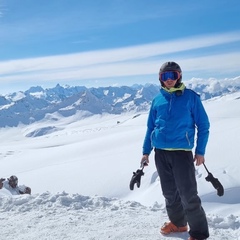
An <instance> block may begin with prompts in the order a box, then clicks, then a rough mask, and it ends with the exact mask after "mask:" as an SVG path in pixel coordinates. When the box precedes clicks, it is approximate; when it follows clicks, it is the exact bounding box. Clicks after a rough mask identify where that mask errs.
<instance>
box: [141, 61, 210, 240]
mask: <svg viewBox="0 0 240 240" xmlns="http://www.w3.org/2000/svg"><path fill="white" fill-rule="evenodd" d="M159 80H160V83H161V86H162V87H161V89H160V93H159V94H158V95H157V96H156V97H155V98H154V99H153V101H152V105H151V108H150V111H149V116H148V121H147V132H146V135H145V139H144V143H143V157H142V159H141V164H146V165H148V163H149V155H150V153H151V151H152V149H153V148H154V151H155V165H156V169H157V172H158V175H159V177H160V183H161V187H162V193H163V196H164V197H165V201H166V210H167V214H168V217H169V220H170V221H169V222H167V223H165V224H164V225H163V226H162V227H161V229H160V232H161V233H162V234H170V233H173V232H185V231H188V226H189V228H190V230H189V235H190V237H189V240H204V239H207V238H208V237H209V230H208V223H207V219H206V215H205V212H204V210H203V208H202V205H201V200H200V198H199V196H198V192H197V183H196V177H195V167H194V161H195V162H196V166H199V165H201V164H202V163H204V162H205V158H204V154H205V148H206V145H207V141H208V136H209V127H210V123H209V120H208V116H207V113H206V112H205V109H204V107H203V105H202V102H201V100H200V97H199V95H198V94H197V93H195V92H194V91H192V90H190V89H187V88H186V87H185V85H184V84H183V83H182V70H181V68H180V66H179V65H178V64H177V63H175V62H166V63H164V64H163V65H162V66H161V68H160V72H159ZM195 129H197V140H196V148H195V155H194V156H193V153H192V148H193V147H194V136H195ZM187 224H188V225H187Z"/></svg>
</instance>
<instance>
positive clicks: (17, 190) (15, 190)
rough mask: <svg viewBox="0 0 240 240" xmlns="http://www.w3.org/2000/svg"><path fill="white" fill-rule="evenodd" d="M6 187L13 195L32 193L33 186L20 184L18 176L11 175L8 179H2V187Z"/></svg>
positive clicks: (0, 185) (0, 187) (0, 186)
mask: <svg viewBox="0 0 240 240" xmlns="http://www.w3.org/2000/svg"><path fill="white" fill-rule="evenodd" d="M3 187H4V188H6V189H7V190H8V191H9V192H10V193H11V194H12V195H19V194H31V188H30V187H26V186H18V178H17V177H16V176H14V175H13V176H11V177H10V178H8V179H7V180H5V178H1V179H0V189H2V188H3Z"/></svg>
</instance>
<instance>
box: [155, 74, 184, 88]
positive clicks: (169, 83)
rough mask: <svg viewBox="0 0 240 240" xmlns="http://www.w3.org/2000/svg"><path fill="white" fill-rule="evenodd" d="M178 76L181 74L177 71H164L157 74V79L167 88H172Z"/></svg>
mask: <svg viewBox="0 0 240 240" xmlns="http://www.w3.org/2000/svg"><path fill="white" fill-rule="evenodd" d="M180 77H181V74H180V73H179V72H178V71H166V72H162V73H160V74H159V80H160V81H161V82H162V83H163V86H164V87H166V88H168V89H170V88H173V87H174V86H175V84H176V83H177V80H178V79H180Z"/></svg>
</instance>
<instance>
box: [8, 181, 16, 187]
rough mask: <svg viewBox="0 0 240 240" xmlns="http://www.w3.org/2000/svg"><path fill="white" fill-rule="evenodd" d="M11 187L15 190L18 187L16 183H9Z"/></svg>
mask: <svg viewBox="0 0 240 240" xmlns="http://www.w3.org/2000/svg"><path fill="white" fill-rule="evenodd" d="M9 185H10V186H11V187H12V188H15V187H17V183H16V182H15V181H11V180H10V181H9Z"/></svg>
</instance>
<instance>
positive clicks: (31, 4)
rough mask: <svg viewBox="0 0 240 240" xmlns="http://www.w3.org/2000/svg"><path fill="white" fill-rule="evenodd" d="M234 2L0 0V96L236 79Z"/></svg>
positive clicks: (239, 53)
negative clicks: (177, 79)
mask: <svg viewBox="0 0 240 240" xmlns="http://www.w3.org/2000/svg"><path fill="white" fill-rule="evenodd" d="M239 11H240V1H239V0H230V1H229V0H218V1H217V0H211V1H209V0H201V1H195V0H184V1H177V0H172V1H161V0H41V1H40V0H38V1H33V0H21V1H19V0H0V83H1V89H0V94H1V93H6V92H12V91H16V90H27V89H28V88H29V87H30V86H42V87H44V88H46V87H54V86H55V85H56V84H57V83H60V84H61V85H66V84H67V85H71V86H75V85H85V86H87V87H91V86H94V87H98V86H110V85H111V86H113V85H114V86H122V85H132V84H135V83H139V84H145V83H158V71H159V68H160V66H161V64H162V63H164V62H165V61H176V62H178V63H179V64H180V66H181V67H182V70H183V80H185V81H187V80H188V79H192V78H194V77H195V78H203V79H208V78H217V79H224V78H234V77H237V76H240V16H239Z"/></svg>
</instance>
